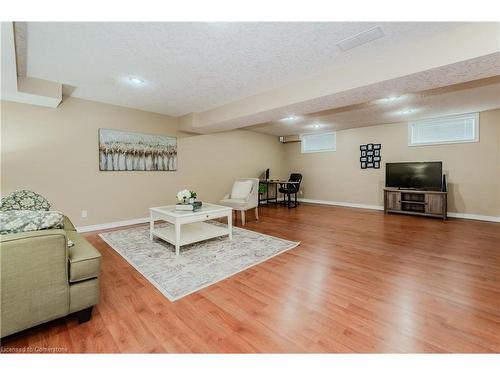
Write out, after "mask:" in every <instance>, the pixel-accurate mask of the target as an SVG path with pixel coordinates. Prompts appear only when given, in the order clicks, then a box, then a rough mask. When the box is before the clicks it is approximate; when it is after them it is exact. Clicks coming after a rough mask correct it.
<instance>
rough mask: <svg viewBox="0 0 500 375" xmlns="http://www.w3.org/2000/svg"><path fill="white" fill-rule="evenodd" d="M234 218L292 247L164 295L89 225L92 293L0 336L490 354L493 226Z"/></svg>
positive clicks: (16, 340) (77, 345)
mask: <svg viewBox="0 0 500 375" xmlns="http://www.w3.org/2000/svg"><path fill="white" fill-rule="evenodd" d="M248 216H250V217H248V219H249V222H248V223H247V225H246V228H247V229H251V230H255V231H259V232H262V233H266V234H270V235H273V236H278V237H282V238H285V239H289V240H293V241H301V242H302V243H301V245H300V246H299V247H298V248H296V249H294V250H291V251H288V252H286V253H284V254H281V255H279V256H277V257H275V258H272V259H271V260H269V261H266V262H264V263H262V264H260V265H257V266H255V267H253V268H250V269H248V270H246V271H243V272H241V273H239V274H237V275H235V276H233V277H230V278H229V279H226V280H224V281H222V282H219V283H217V284H215V285H213V286H210V287H208V288H206V289H203V290H201V291H200V292H197V293H195V294H192V295H190V296H187V297H185V298H182V299H181V300H179V301H177V302H174V303H172V302H169V301H168V300H167V299H166V298H165V297H164V296H163V295H162V294H161V293H160V292H159V291H157V290H156V289H155V287H154V286H153V285H151V284H150V283H149V282H148V281H147V280H146V279H145V278H144V277H142V276H141V275H140V274H139V273H138V272H137V271H136V270H135V269H134V268H133V267H132V266H130V265H129V264H128V263H127V262H126V261H125V260H124V259H123V258H122V257H121V256H120V255H118V254H117V253H116V252H115V251H114V250H113V249H111V248H110V247H109V246H108V245H107V244H106V243H105V242H103V241H102V240H101V239H100V238H99V237H98V233H96V232H93V233H88V234H86V237H87V239H88V240H89V241H90V242H91V243H93V244H94V246H96V247H97V248H98V249H99V251H100V252H101V253H102V256H103V264H102V274H101V301H100V303H99V305H98V306H97V307H96V308H95V309H94V312H93V316H92V320H91V321H90V322H88V323H85V324H81V325H79V324H78V323H77V320H76V318H75V317H71V316H70V317H66V318H62V319H58V320H56V321H53V322H50V323H47V324H44V325H41V326H38V327H35V328H32V329H29V330H27V331H24V332H21V333H18V334H15V335H12V336H10V337H7V338H5V339H4V340H2V346H4V350H6V349H11V348H22V347H38V348H62V351H63V352H66V351H67V352H93V353H96V352H97V353H101V352H104V353H110V352H169V353H174V352H195V353H202V352H204V353H239V352H245V353H246V352H252V353H253V352H286V353H301V352H328V353H338V352H363V353H366V352H497V353H498V352H500V224H499V223H489V222H480V221H468V220H458V219H450V220H449V221H447V222H443V221H440V220H437V219H430V218H420V217H411V216H400V215H384V214H383V213H382V212H379V211H371V210H362V209H353V208H343V207H336V206H320V205H306V204H302V205H300V206H299V207H298V208H297V209H287V208H282V207H269V208H266V207H263V208H261V209H260V221H258V222H257V221H251V220H252V218H253V216H251V214H250V212H249V215H248Z"/></svg>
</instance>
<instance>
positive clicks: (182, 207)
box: [175, 201, 202, 211]
mask: <svg viewBox="0 0 500 375" xmlns="http://www.w3.org/2000/svg"><path fill="white" fill-rule="evenodd" d="M201 205H202V203H201V202H200V201H196V202H193V203H188V204H184V203H177V204H176V205H175V209H176V210H177V211H196V210H198V209H200V208H201Z"/></svg>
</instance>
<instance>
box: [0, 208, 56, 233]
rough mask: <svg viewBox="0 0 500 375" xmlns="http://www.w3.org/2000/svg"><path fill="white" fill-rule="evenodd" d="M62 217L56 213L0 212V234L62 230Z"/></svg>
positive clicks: (29, 211)
mask: <svg viewBox="0 0 500 375" xmlns="http://www.w3.org/2000/svg"><path fill="white" fill-rule="evenodd" d="M63 227H64V215H63V214H62V213H60V212H57V211H31V210H17V211H6V212H0V234H12V233H20V232H31V231H34V230H42V229H62V228H63Z"/></svg>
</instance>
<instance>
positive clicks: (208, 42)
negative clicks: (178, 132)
mask: <svg viewBox="0 0 500 375" xmlns="http://www.w3.org/2000/svg"><path fill="white" fill-rule="evenodd" d="M376 25H380V26H382V28H383V30H384V32H385V37H383V38H380V39H377V40H375V41H373V42H370V43H368V44H366V45H363V46H360V47H357V48H355V49H353V50H350V51H347V52H342V51H341V50H340V49H339V48H338V47H337V46H336V44H337V43H338V42H339V41H341V40H342V39H345V38H347V37H350V36H353V35H354V34H356V33H358V32H361V31H364V30H366V29H369V28H371V27H374V26H376ZM460 25H461V24H458V23H407V22H405V23H361V22H340V23H339V22H335V23H305V22H304V23H289V22H271V23H208V22H207V23H175V22H174V23H119V22H118V23H113V22H105V23H59V22H57V23H55V22H36V23H32V22H28V23H26V24H24V25H23V26H24V27H20V28H19V30H17V29H16V41H17V43H18V47H19V50H18V51H17V53H18V55H19V54H21V55H22V56H21V58H19V57H18V73H20V74H26V75H27V76H29V77H34V78H40V79H44V80H48V81H55V82H60V83H62V84H63V85H65V87H66V88H70V89H69V90H67V91H66V93H67V94H68V93H71V95H72V96H74V97H78V98H83V99H88V100H94V101H98V102H104V103H111V104H116V105H121V106H126V107H131V108H137V109H142V110H147V111H152V112H158V113H163V114H168V115H173V116H180V115H184V114H187V113H196V112H202V111H206V110H210V109H212V108H214V107H218V106H221V105H224V104H226V103H230V102H234V101H236V100H239V99H242V98H246V97H249V96H251V95H255V94H258V93H261V92H264V91H267V90H271V89H273V88H277V87H280V86H283V85H286V84H288V83H290V82H293V81H296V80H298V79H301V78H303V77H305V76H309V75H312V74H316V73H318V72H321V71H322V70H324V69H331V68H333V67H336V66H342V65H345V64H347V63H349V61H351V60H352V59H354V58H356V59H364V60H368V61H369V59H370V58H372V57H376V56H381V55H383V54H385V53H388V52H390V51H391V49H392V48H394V46H396V45H402V44H405V43H409V42H410V41H411V40H413V39H414V38H421V37H426V36H432V35H436V34H439V33H441V32H443V31H446V30H449V29H452V28H455V27H457V26H460ZM130 77H137V78H140V79H142V80H144V84H141V85H133V84H131V82H130V80H129V78H130ZM351 122H352V121H351ZM354 122H355V123H357V121H354ZM259 129H260V130H262V129H264V128H263V127H262V128H259ZM273 129H275V130H272V132H273V133H274V132H275V133H280V134H281V133H282V132H283V131H284V130H283V131H282V130H280V128H279V126H278V127H274V128H273Z"/></svg>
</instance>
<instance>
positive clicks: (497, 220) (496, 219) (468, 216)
mask: <svg viewBox="0 0 500 375" xmlns="http://www.w3.org/2000/svg"><path fill="white" fill-rule="evenodd" d="M448 216H449V217H455V218H457V219H469V220H480V221H492V222H494V223H500V217H497V216H487V215H476V214H464V213H461V212H448Z"/></svg>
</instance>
